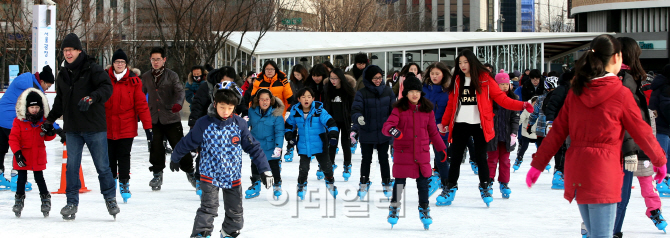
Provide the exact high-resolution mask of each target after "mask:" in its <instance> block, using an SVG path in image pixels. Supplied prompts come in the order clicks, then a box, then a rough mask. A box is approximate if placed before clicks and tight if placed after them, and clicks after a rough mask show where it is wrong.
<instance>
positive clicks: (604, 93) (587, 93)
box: [578, 73, 622, 108]
mask: <svg viewBox="0 0 670 238" xmlns="http://www.w3.org/2000/svg"><path fill="white" fill-rule="evenodd" d="M620 86H622V84H621V80H619V77H617V76H616V75H614V74H612V73H608V74H606V75H605V76H602V77H598V78H594V79H591V82H589V83H587V84H586V87H585V88H584V92H583V93H582V95H579V96H578V98H579V100H580V101H582V103H584V105H586V106H587V107H589V108H593V107H596V106H598V105H600V104H601V103H603V102H604V101H607V100H609V99H610V98H611V97H612V96H613V95H614V94H616V93H618V92H619V90H617V87H620Z"/></svg>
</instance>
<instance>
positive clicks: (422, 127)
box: [382, 102, 447, 179]
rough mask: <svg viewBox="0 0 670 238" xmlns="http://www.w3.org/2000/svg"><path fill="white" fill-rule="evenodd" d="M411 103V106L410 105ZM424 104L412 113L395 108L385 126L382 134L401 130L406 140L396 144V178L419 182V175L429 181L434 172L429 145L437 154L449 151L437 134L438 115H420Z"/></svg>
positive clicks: (394, 159)
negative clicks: (431, 145)
mask: <svg viewBox="0 0 670 238" xmlns="http://www.w3.org/2000/svg"><path fill="white" fill-rule="evenodd" d="M408 103H409V102H408ZM420 106H421V104H417V105H409V110H406V111H400V109H398V108H394V109H393V111H392V112H391V115H390V116H389V118H388V120H387V121H386V122H385V123H384V126H383V128H382V133H384V135H385V136H391V134H389V132H388V131H389V130H390V129H391V128H393V127H395V128H396V129H398V130H400V132H402V134H403V136H402V137H401V138H400V139H395V140H394V141H393V148H394V150H393V177H395V178H414V179H415V178H419V175H423V177H425V178H428V177H430V176H431V175H432V173H433V169H432V167H431V166H430V161H431V159H430V142H431V141H432V142H433V146H434V148H435V150H437V151H443V150H446V149H447V146H446V145H445V144H444V141H442V137H440V133H439V132H437V124H435V123H433V122H434V121H435V114H434V113H433V112H427V113H426V112H421V111H419V110H418V108H419V107H420Z"/></svg>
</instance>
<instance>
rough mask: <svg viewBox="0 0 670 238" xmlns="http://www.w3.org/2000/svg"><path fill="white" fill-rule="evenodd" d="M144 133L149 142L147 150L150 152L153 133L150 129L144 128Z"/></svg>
mask: <svg viewBox="0 0 670 238" xmlns="http://www.w3.org/2000/svg"><path fill="white" fill-rule="evenodd" d="M144 133H146V134H147V144H149V152H151V141H152V140H154V133H153V131H152V130H151V129H146V130H144Z"/></svg>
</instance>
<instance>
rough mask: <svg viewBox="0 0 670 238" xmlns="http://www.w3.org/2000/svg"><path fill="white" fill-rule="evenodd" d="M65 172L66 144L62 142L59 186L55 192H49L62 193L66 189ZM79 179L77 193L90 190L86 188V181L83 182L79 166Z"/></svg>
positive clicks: (82, 173) (82, 174)
mask: <svg viewBox="0 0 670 238" xmlns="http://www.w3.org/2000/svg"><path fill="white" fill-rule="evenodd" d="M66 172H67V146H65V143H63V168H62V169H61V172H60V188H59V189H58V191H56V192H51V193H53V194H64V193H65V190H66V189H67V179H65V178H66V177H65V173H66ZM79 180H80V181H81V188H80V189H79V193H85V192H90V191H91V190H88V188H86V183H85V182H84V172H82V170H81V166H79Z"/></svg>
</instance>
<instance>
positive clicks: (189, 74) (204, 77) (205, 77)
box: [186, 69, 242, 87]
mask: <svg viewBox="0 0 670 238" xmlns="http://www.w3.org/2000/svg"><path fill="white" fill-rule="evenodd" d="M207 74H209V71H207V70H206V69H205V70H204V72H202V80H200V82H201V83H202V82H205V81H207ZM191 76H193V71H191V72H190V73H188V77H187V78H186V82H188V83H193V78H192V77H191ZM240 87H242V85H240Z"/></svg>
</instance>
